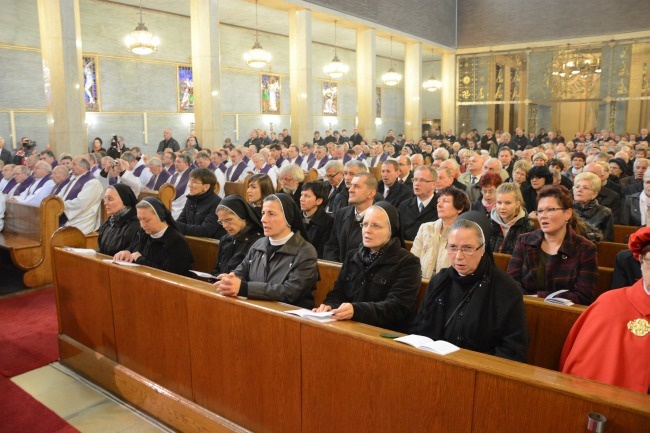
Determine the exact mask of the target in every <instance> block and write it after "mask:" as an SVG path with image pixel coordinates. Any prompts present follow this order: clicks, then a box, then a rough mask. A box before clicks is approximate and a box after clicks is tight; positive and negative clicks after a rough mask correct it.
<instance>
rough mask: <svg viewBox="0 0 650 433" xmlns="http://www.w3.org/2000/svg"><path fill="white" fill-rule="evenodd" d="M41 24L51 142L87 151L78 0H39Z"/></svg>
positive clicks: (58, 147) (74, 151) (66, 148)
mask: <svg viewBox="0 0 650 433" xmlns="http://www.w3.org/2000/svg"><path fill="white" fill-rule="evenodd" d="M38 24H39V31H40V35H41V54H42V57H43V82H44V84H45V103H46V108H47V127H48V137H49V144H50V146H51V148H52V150H53V151H54V153H55V154H59V153H61V152H66V153H69V154H71V155H78V154H81V153H84V152H87V151H88V137H87V136H88V133H87V130H86V122H85V112H86V109H85V101H84V96H83V94H84V85H83V83H84V79H83V66H82V55H81V24H80V18H79V0H38ZM44 147H45V146H41V149H43V148H44Z"/></svg>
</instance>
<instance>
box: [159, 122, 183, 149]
mask: <svg viewBox="0 0 650 433" xmlns="http://www.w3.org/2000/svg"><path fill="white" fill-rule="evenodd" d="M165 149H171V150H172V152H178V151H179V150H181V147H180V146H179V145H178V141H176V139H174V137H172V130H171V129H169V128H165V129H163V140H162V141H161V142H160V143H158V150H156V152H164V151H165Z"/></svg>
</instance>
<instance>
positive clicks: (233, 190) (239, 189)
mask: <svg viewBox="0 0 650 433" xmlns="http://www.w3.org/2000/svg"><path fill="white" fill-rule="evenodd" d="M246 188H247V186H246V184H245V183H244V182H226V184H225V185H224V187H223V192H224V193H225V194H226V197H227V196H229V195H233V194H236V195H239V196H241V197H244V198H245V197H246Z"/></svg>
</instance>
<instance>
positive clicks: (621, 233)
mask: <svg viewBox="0 0 650 433" xmlns="http://www.w3.org/2000/svg"><path fill="white" fill-rule="evenodd" d="M638 229H639V227H636V226H622V225H618V224H614V242H616V243H619V244H627V241H628V239H629V237H630V235H631V234H632V233H634V232H635V231H637V230H638Z"/></svg>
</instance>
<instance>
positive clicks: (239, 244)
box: [212, 226, 264, 276]
mask: <svg viewBox="0 0 650 433" xmlns="http://www.w3.org/2000/svg"><path fill="white" fill-rule="evenodd" d="M262 237H264V234H263V233H261V232H260V231H259V229H258V228H257V227H255V226H252V227H251V228H250V229H248V230H247V231H245V232H244V233H242V232H239V233H237V234H236V235H235V236H230V235H228V234H227V235H224V236H222V237H221V239H220V240H219V254H218V256H217V263H216V264H215V265H214V269H213V270H212V275H215V276H217V275H219V274H228V273H230V272H232V271H234V270H235V269H237V266H239V264H240V263H241V262H242V260H244V257H246V253H248V250H249V249H250V248H251V245H253V244H254V243H255V242H256V241H257V240H258V239H260V238H262Z"/></svg>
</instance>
